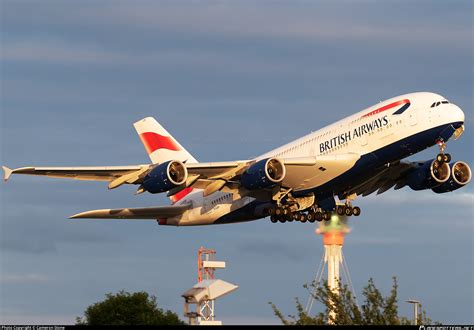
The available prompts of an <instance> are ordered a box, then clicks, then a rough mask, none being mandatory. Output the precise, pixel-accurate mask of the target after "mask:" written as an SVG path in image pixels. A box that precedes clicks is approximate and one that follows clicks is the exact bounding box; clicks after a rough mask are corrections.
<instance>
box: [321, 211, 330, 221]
mask: <svg viewBox="0 0 474 330" xmlns="http://www.w3.org/2000/svg"><path fill="white" fill-rule="evenodd" d="M323 220H324V221H329V220H331V212H324V213H323Z"/></svg>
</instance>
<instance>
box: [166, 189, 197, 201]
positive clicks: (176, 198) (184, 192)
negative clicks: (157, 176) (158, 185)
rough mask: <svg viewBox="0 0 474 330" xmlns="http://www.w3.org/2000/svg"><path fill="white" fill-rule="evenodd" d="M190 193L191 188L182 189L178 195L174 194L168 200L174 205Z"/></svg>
mask: <svg viewBox="0 0 474 330" xmlns="http://www.w3.org/2000/svg"><path fill="white" fill-rule="evenodd" d="M191 191H193V188H191V187H188V188H184V189H183V190H181V191H180V192H179V193H177V194H174V195H173V196H171V197H170V199H171V201H172V202H173V203H176V202H177V201H179V200H181V199H183V198H184V197H186V196H187V195H188V194H189V193H190V192H191Z"/></svg>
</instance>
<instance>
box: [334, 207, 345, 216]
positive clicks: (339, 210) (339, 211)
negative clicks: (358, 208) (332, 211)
mask: <svg viewBox="0 0 474 330" xmlns="http://www.w3.org/2000/svg"><path fill="white" fill-rule="evenodd" d="M345 207H346V206H344V205H338V206H336V213H337V214H338V215H344V214H345V213H346V210H345Z"/></svg>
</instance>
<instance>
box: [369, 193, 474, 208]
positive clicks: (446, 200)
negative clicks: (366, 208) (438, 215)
mask: <svg viewBox="0 0 474 330" xmlns="http://www.w3.org/2000/svg"><path fill="white" fill-rule="evenodd" d="M461 189H462V188H461ZM365 200H366V201H365V202H367V203H370V204H373V203H376V204H377V205H380V204H390V205H397V204H398V205H407V204H409V205H418V206H420V205H430V206H431V205H436V206H448V205H449V206H453V207H467V208H470V209H471V210H474V209H473V207H474V193H472V192H455V193H445V194H436V193H434V192H432V191H431V190H427V191H412V190H410V189H409V188H403V189H401V190H389V191H387V192H385V193H383V194H381V195H378V196H377V195H376V194H372V195H369V196H367V197H365Z"/></svg>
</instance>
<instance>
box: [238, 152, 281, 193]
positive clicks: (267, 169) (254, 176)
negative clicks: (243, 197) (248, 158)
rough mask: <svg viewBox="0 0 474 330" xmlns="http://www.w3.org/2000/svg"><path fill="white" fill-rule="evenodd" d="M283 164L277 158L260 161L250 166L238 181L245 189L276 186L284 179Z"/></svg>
mask: <svg viewBox="0 0 474 330" xmlns="http://www.w3.org/2000/svg"><path fill="white" fill-rule="evenodd" d="M285 174H286V169H285V164H283V162H282V161H281V160H279V159H277V158H267V159H262V160H260V161H258V162H256V163H255V164H253V165H251V166H250V167H249V168H248V169H247V170H246V171H245V172H244V173H243V174H242V177H241V179H240V182H241V184H242V186H244V187H245V188H247V189H250V190H252V189H263V188H271V187H274V186H276V185H277V184H278V183H280V182H281V181H283V179H284V178H285Z"/></svg>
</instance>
